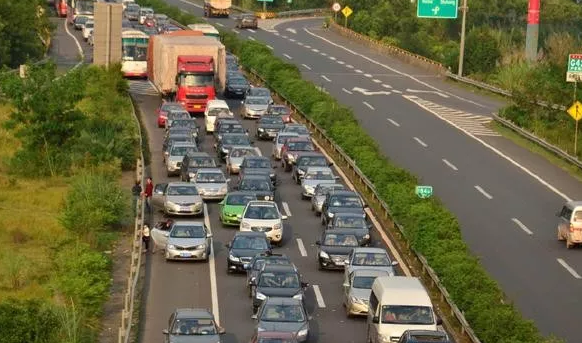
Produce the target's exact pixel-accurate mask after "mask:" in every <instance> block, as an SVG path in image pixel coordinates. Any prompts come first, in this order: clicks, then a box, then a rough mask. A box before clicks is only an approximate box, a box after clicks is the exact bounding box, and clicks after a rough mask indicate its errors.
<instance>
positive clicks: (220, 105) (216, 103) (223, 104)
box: [206, 99, 229, 108]
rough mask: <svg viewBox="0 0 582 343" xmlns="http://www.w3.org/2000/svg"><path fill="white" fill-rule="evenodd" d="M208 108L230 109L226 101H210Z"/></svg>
mask: <svg viewBox="0 0 582 343" xmlns="http://www.w3.org/2000/svg"><path fill="white" fill-rule="evenodd" d="M206 107H216V108H229V107H228V104H227V103H226V101H224V100H219V99H214V100H208V103H207V104H206Z"/></svg>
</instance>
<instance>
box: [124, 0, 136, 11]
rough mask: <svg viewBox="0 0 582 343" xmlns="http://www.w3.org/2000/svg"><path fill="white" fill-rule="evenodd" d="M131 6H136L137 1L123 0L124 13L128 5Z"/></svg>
mask: <svg viewBox="0 0 582 343" xmlns="http://www.w3.org/2000/svg"><path fill="white" fill-rule="evenodd" d="M129 4H135V0H123V2H122V5H123V10H124V11H125V9H126V8H127V5H129Z"/></svg>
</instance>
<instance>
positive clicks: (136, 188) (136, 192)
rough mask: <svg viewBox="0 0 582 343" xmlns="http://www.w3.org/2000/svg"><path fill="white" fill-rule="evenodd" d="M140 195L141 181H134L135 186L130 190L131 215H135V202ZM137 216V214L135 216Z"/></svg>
mask: <svg viewBox="0 0 582 343" xmlns="http://www.w3.org/2000/svg"><path fill="white" fill-rule="evenodd" d="M141 193H142V189H141V181H140V180H136V181H135V185H133V188H132V189H131V194H132V195H133V206H132V208H133V213H134V214H136V213H135V211H136V210H137V201H138V200H139V197H140V196H141ZM136 215H137V214H136Z"/></svg>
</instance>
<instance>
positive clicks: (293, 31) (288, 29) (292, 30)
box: [285, 28, 297, 34]
mask: <svg viewBox="0 0 582 343" xmlns="http://www.w3.org/2000/svg"><path fill="white" fill-rule="evenodd" d="M285 31H289V32H291V33H294V34H297V31H296V30H295V29H292V28H287V29H286V30H285Z"/></svg>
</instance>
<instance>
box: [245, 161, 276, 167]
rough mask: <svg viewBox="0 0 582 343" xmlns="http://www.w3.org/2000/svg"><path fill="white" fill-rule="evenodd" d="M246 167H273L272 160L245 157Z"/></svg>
mask: <svg viewBox="0 0 582 343" xmlns="http://www.w3.org/2000/svg"><path fill="white" fill-rule="evenodd" d="M244 167H245V168H271V161H269V160H262V159H245V163H244Z"/></svg>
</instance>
